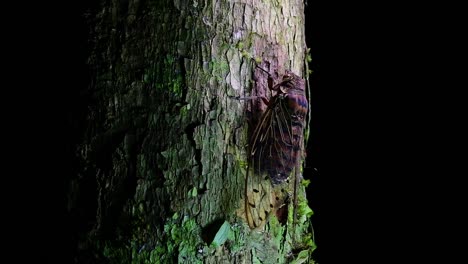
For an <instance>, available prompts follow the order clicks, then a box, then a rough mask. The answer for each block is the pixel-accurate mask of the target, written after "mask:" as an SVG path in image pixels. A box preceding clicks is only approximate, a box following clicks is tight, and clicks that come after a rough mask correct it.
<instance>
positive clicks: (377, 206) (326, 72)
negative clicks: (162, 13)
mask: <svg viewBox="0 0 468 264" xmlns="http://www.w3.org/2000/svg"><path fill="white" fill-rule="evenodd" d="M89 2H90V3H91V2H92V1H89ZM90 3H88V2H86V1H82V2H78V3H67V4H64V3H53V2H50V3H49V5H48V6H46V4H45V3H36V4H35V5H32V4H29V5H28V7H29V8H28V9H27V10H25V9H24V8H23V7H21V6H18V7H15V8H11V9H9V10H10V12H9V13H11V14H12V15H13V17H12V18H8V19H7V21H6V24H5V25H10V26H9V27H8V29H11V30H8V31H7V32H5V33H4V35H5V38H4V39H5V40H4V44H6V45H7V48H4V51H5V53H7V54H5V55H8V59H5V60H4V63H5V64H6V65H7V66H8V67H7V69H6V71H5V73H6V74H5V75H6V77H7V78H8V79H6V80H5V83H6V84H8V85H6V87H5V88H4V89H3V90H4V96H3V98H4V101H5V103H4V104H3V105H2V107H3V108H4V110H3V111H2V112H3V115H4V116H5V118H3V120H2V121H3V123H4V124H5V129H4V132H7V136H4V143H5V146H6V147H5V148H4V153H5V154H6V155H5V156H6V157H7V158H6V163H7V164H6V165H7V169H5V171H6V172H8V171H11V172H8V173H6V175H5V176H4V180H5V183H4V185H3V186H4V189H5V192H4V193H5V199H4V201H5V204H6V205H7V206H6V207H4V211H5V219H6V220H7V223H8V224H5V226H6V227H7V228H6V229H7V231H12V232H11V234H10V235H9V236H7V238H8V241H9V243H8V245H9V246H10V247H11V248H12V250H11V251H10V253H11V254H12V255H13V256H15V257H16V258H19V257H20V258H21V259H23V260H25V259H27V258H31V260H34V261H35V262H36V263H37V262H39V263H69V260H70V259H71V256H72V254H73V248H74V247H75V246H76V245H75V244H74V243H75V241H74V237H73V236H72V234H73V230H72V226H73V219H71V218H70V217H69V216H68V215H67V214H66V200H65V197H66V193H65V186H66V183H67V179H69V178H70V177H71V175H72V173H73V170H72V168H73V166H75V164H73V163H72V159H71V158H70V157H71V155H72V147H73V144H74V143H75V140H76V138H75V136H76V134H75V129H76V126H77V125H79V122H78V123H76V122H75V121H73V120H75V119H73V118H75V117H77V116H78V120H79V113H80V112H81V109H82V107H85V102H82V101H80V100H78V99H77V98H80V97H79V96H78V95H79V91H80V89H81V87H82V86H83V85H86V83H87V81H88V80H87V70H86V64H85V57H86V49H87V47H86V37H87V35H86V34H87V33H86V28H85V26H84V23H83V19H82V16H81V15H82V13H83V11H84V10H85V8H86V7H87V6H89V5H90ZM424 8H428V9H427V10H426V9H424ZM18 10H21V12H19V11H18ZM442 13H443V11H442V10H440V7H438V6H429V7H428V6H427V4H426V6H421V5H417V4H415V5H414V6H409V5H408V4H403V3H401V4H400V3H393V5H390V4H388V5H387V4H384V3H382V4H379V5H376V4H373V3H354V2H353V3H350V2H349V1H348V2H347V3H346V2H345V3H338V2H331V1H308V4H307V9H306V36H307V45H308V47H309V48H311V55H312V59H313V61H312V64H311V67H312V70H313V71H314V73H313V74H312V75H311V85H312V96H311V98H310V105H311V114H312V129H311V135H310V144H309V146H308V147H307V163H306V165H307V168H306V170H305V173H304V175H305V176H306V178H310V179H311V185H310V188H309V193H308V198H309V200H310V206H311V208H312V209H313V210H314V212H315V214H314V216H312V222H313V225H314V228H315V238H316V244H317V246H318V248H317V250H316V251H315V252H314V254H315V257H314V258H315V259H316V260H317V262H318V263H320V264H327V263H328V264H330V263H333V264H337V263H346V262H349V263H355V262H356V263H390V262H403V263H406V262H409V263H422V262H423V261H425V260H432V261H434V262H435V260H441V261H443V262H441V263H448V262H446V261H447V259H448V258H450V257H451V256H452V255H453V253H452V252H450V253H441V252H442V251H443V249H446V248H450V249H451V250H450V251H455V248H456V246H454V245H453V243H450V242H451V239H449V238H448V236H446V235H445V234H446V233H448V234H449V233H452V232H454V233H456V230H452V231H447V230H451V229H450V227H451V225H452V224H453V223H454V222H456V221H457V217H456V216H454V215H453V212H454V211H455V212H460V211H463V210H462V208H463V207H461V208H456V207H455V206H454V203H453V201H455V200H459V199H458V198H459V196H460V194H461V193H463V192H461V191H452V190H448V187H447V185H457V183H456V182H454V178H453V177H452V176H453V175H455V178H456V177H459V178H460V177H463V175H464V174H462V173H460V172H457V171H455V170H454V169H453V168H452V167H453V166H452V165H451V164H452V162H455V161H456V160H457V159H459V160H463V159H462V158H460V156H458V155H456V157H458V158H456V157H453V158H452V156H450V158H447V157H448V156H449V155H450V154H453V153H452V151H451V150H450V151H449V150H446V149H445V147H446V146H451V145H453V144H458V142H454V141H453V140H452V139H451V138H452V137H453V136H454V134H456V132H457V131H458V129H457V128H455V129H453V128H449V126H450V123H451V121H452V118H453V117H454V116H455V113H457V112H460V111H458V108H457V107H458V104H457V103H455V102H454V103H447V100H448V99H447V97H446V95H445V93H444V92H443V90H445V89H446V88H447V87H452V86H460V85H459V84H456V83H454V82H453V81H452V74H455V73H454V72H455V71H452V68H450V70H447V69H448V68H449V66H450V65H452V62H451V61H450V62H448V61H447V60H446V59H450V58H452V57H454V55H458V54H457V53H456V52H455V54H454V52H453V51H452V49H453V48H454V47H453V45H452V43H457V41H458V40H457V39H455V40H453V39H452V40H451V41H447V39H448V38H449V37H450V36H452V31H449V30H448V29H450V28H452V27H454V26H453V25H455V24H456V23H457V21H455V22H453V23H449V25H446V24H443V23H442V22H443V21H446V17H442V15H441V14H442ZM451 17H452V16H451ZM455 17H456V16H455ZM455 35H460V34H455ZM446 42H449V43H450V44H449V45H446ZM10 72H11V73H10ZM447 72H450V73H447ZM7 80H8V81H7ZM447 109H449V110H448V111H447ZM72 117H73V118H72ZM72 119H73V120H72ZM460 120H463V119H459V120H458V121H456V123H463V121H460ZM446 130H449V131H450V133H448V135H447V134H445V133H446V132H445V131H446ZM452 131H453V133H452ZM7 145H8V146H7ZM447 159H448V160H449V162H447ZM10 168H11V169H10ZM314 168H316V169H317V170H315V169H314ZM465 175H466V174H465ZM11 179H12V180H13V181H11V182H10V180H11ZM447 183H448V184H447ZM451 187H452V186H450V188H451ZM10 192H11V193H10ZM447 197H450V199H447ZM454 207H455V208H454ZM465 207H466V206H465ZM447 219H449V221H448V222H449V223H448V224H442V223H446V222H447ZM8 220H9V221H10V222H8ZM10 223H11V225H10ZM13 227H14V228H13ZM447 245H449V246H447ZM46 257H47V258H46ZM46 259H47V260H46ZM432 261H431V262H429V263H432Z"/></svg>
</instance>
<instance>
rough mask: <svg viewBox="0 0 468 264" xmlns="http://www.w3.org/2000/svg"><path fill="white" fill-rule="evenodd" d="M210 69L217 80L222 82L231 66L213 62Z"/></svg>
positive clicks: (221, 62)
mask: <svg viewBox="0 0 468 264" xmlns="http://www.w3.org/2000/svg"><path fill="white" fill-rule="evenodd" d="M209 69H210V71H211V74H212V75H213V76H214V77H215V78H216V80H217V81H218V82H222V81H223V80H224V78H225V77H226V75H227V74H228V72H229V64H228V63H227V62H226V61H218V60H212V61H210V63H209Z"/></svg>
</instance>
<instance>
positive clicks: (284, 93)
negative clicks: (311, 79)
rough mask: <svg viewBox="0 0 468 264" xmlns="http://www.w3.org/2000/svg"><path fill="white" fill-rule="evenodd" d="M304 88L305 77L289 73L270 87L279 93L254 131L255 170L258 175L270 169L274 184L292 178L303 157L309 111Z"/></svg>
mask: <svg viewBox="0 0 468 264" xmlns="http://www.w3.org/2000/svg"><path fill="white" fill-rule="evenodd" d="M270 78H271V77H270ZM269 83H271V82H269ZM304 87H305V84H304V80H303V79H302V78H300V77H299V76H297V75H296V74H294V73H292V72H286V74H285V75H284V76H283V80H282V81H281V82H280V83H278V84H277V85H275V86H272V87H270V89H271V90H272V91H276V95H274V96H273V97H272V98H271V99H270V101H269V102H268V108H267V110H266V111H265V113H264V114H263V115H262V117H261V119H260V122H259V123H258V125H257V127H256V129H255V131H254V133H253V137H252V142H251V155H252V157H253V159H254V161H256V162H254V163H256V164H258V166H257V167H255V168H254V169H255V170H256V173H257V174H260V173H261V172H267V173H268V175H269V177H270V180H271V182H272V183H273V184H274V185H277V184H280V183H282V182H284V181H285V180H286V179H287V178H288V177H289V175H290V173H291V171H292V170H293V168H294V167H295V166H296V162H297V159H298V158H299V157H300V152H301V140H302V134H303V130H304V118H305V116H306V114H307V110H308V102H307V98H306V96H305V92H304Z"/></svg>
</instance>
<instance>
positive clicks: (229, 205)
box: [69, 0, 311, 263]
mask: <svg viewBox="0 0 468 264" xmlns="http://www.w3.org/2000/svg"><path fill="white" fill-rule="evenodd" d="M85 16H86V19H87V21H88V25H89V30H90V32H89V43H90V44H89V46H90V53H89V66H90V71H91V75H92V78H91V82H90V85H89V88H88V90H87V91H86V93H85V95H84V96H87V97H88V98H89V102H90V104H89V106H88V109H87V113H86V122H85V126H84V130H83V137H82V141H81V143H80V144H79V145H78V146H77V160H78V161H79V162H80V166H79V170H78V172H77V176H76V178H75V179H73V180H72V181H71V182H70V186H69V188H70V189H69V194H70V195H69V210H70V212H71V213H73V214H74V215H75V216H76V217H77V218H78V219H79V222H80V226H79V230H80V232H81V236H80V237H79V243H78V255H77V258H76V259H77V262H78V263H88V262H96V261H98V262H100V263H177V262H179V263H284V262H294V261H296V262H294V263H302V262H301V261H305V260H306V259H307V257H308V255H310V252H311V248H310V246H311V243H310V239H311V238H310V236H311V234H310V233H307V231H306V230H307V228H308V227H309V223H308V221H307V218H308V217H307V216H306V215H305V214H306V213H304V211H306V210H302V211H301V210H299V217H301V212H302V214H303V215H302V220H301V221H299V224H298V226H297V227H296V235H295V237H292V235H290V234H289V233H288V234H287V235H286V227H285V226H281V225H279V224H278V222H277V221H276V219H274V218H272V219H271V221H270V223H269V224H268V225H267V226H266V227H265V229H264V231H262V232H251V231H250V229H249V228H248V227H247V225H246V223H245V221H244V219H242V217H240V216H239V214H238V213H237V212H238V210H239V208H240V207H241V206H242V202H241V200H242V198H243V188H244V180H245V178H244V177H245V171H246V164H247V159H248V155H247V152H246V147H245V146H246V144H247V142H248V129H249V128H248V122H247V117H246V106H247V105H248V103H246V102H240V101H237V100H233V99H232V98H230V97H229V96H246V95H248V94H251V93H256V94H262V93H263V94H266V90H263V91H262V90H260V89H257V91H253V90H252V89H253V87H254V85H253V80H252V79H253V76H252V72H253V67H255V63H254V61H257V63H260V64H262V65H270V67H269V70H271V73H272V74H276V73H275V72H274V70H278V73H282V72H283V71H284V70H285V69H290V70H292V71H293V72H295V73H297V74H298V75H304V60H305V55H306V54H305V51H306V47H305V37H304V11H303V3H302V1H301V0H293V1H289V0H278V1H260V0H239V1H228V0H218V1H216V0H213V1H206V0H200V1H197V0H194V1H188V0H159V1H145V0H126V1H125V0H107V1H104V0H101V1H100V2H99V4H97V5H96V6H95V7H93V8H90V9H89V12H87V13H86V14H85ZM265 63H268V64H265ZM255 87H265V89H266V87H267V85H266V82H265V80H257V85H256V86H255ZM300 196H301V197H299V199H300V201H302V203H303V204H304V203H305V204H306V203H307V201H306V200H305V196H304V191H303V187H302V186H301V192H300ZM305 206H306V205H305ZM303 207H304V205H303ZM223 223H225V224H224V225H223ZM288 225H289V224H288ZM224 231H226V232H224ZM309 261H311V260H310V259H309Z"/></svg>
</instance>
